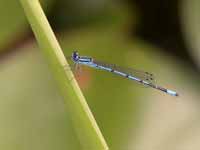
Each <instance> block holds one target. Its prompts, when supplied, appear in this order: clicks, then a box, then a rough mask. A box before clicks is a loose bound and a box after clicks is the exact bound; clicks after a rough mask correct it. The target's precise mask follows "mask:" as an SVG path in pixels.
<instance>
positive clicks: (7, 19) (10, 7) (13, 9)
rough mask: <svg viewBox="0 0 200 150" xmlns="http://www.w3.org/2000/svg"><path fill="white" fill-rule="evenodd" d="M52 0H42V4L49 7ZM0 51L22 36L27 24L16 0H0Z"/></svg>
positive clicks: (25, 31)
mask: <svg viewBox="0 0 200 150" xmlns="http://www.w3.org/2000/svg"><path fill="white" fill-rule="evenodd" d="M52 2H53V0H43V1H42V3H43V4H44V5H43V6H44V7H45V8H46V9H47V8H48V9H50V6H51V3H52ZM0 18H1V20H0V51H2V50H3V48H4V47H5V46H7V45H9V44H12V42H13V41H15V40H19V39H20V38H23V36H25V34H26V33H27V29H28V24H27V20H26V18H25V16H24V13H23V9H22V7H21V5H20V3H19V1H16V0H14V1H13V0H0Z"/></svg>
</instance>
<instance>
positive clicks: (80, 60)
mask: <svg viewBox="0 0 200 150" xmlns="http://www.w3.org/2000/svg"><path fill="white" fill-rule="evenodd" d="M72 60H73V61H74V62H75V63H77V64H81V65H86V66H89V67H92V68H96V69H101V70H105V71H108V72H112V73H114V74H117V75H120V76H122V77H124V78H128V79H130V80H134V81H136V82H138V83H140V84H143V85H146V86H149V87H152V88H154V89H157V90H160V91H163V92H165V93H167V94H170V95H172V96H178V93H176V92H175V91H172V90H169V89H165V88H163V87H160V86H157V85H155V84H153V83H152V82H151V80H152V74H150V73H148V72H142V71H137V70H135V71H134V72H133V73H129V72H126V71H123V69H121V68H119V67H116V66H115V65H110V64H105V63H101V62H98V61H95V60H93V58H91V57H87V56H79V55H78V53H77V52H73V54H72ZM137 72H140V74H141V72H142V76H140V78H139V77H136V73H137ZM144 77H145V78H144ZM141 78H143V79H141Z"/></svg>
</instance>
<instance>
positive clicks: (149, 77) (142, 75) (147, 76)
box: [93, 60, 155, 83]
mask: <svg viewBox="0 0 200 150" xmlns="http://www.w3.org/2000/svg"><path fill="white" fill-rule="evenodd" d="M93 62H94V63H96V64H98V65H102V66H105V67H109V68H112V69H113V70H117V71H120V72H123V73H126V74H128V75H131V76H134V77H136V78H139V79H141V80H144V81H147V82H149V83H155V77H154V75H153V74H152V73H149V72H145V71H141V70H137V69H133V68H126V67H120V66H117V65H115V64H108V63H104V62H101V61H98V60H93Z"/></svg>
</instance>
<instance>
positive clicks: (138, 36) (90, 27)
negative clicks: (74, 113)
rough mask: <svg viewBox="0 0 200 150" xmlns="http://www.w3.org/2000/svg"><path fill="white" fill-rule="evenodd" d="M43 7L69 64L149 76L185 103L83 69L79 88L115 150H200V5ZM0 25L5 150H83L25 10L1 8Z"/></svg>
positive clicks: (0, 125)
mask: <svg viewBox="0 0 200 150" xmlns="http://www.w3.org/2000/svg"><path fill="white" fill-rule="evenodd" d="M41 2H42V6H43V8H44V9H45V12H46V14H47V17H48V19H49V22H50V24H51V25H52V28H53V30H54V31H55V33H56V35H57V38H58V40H59V42H60V44H61V46H62V48H63V51H64V53H65V55H66V56H70V55H71V53H72V51H73V50H78V51H79V53H80V54H81V55H89V56H92V57H94V58H96V59H98V60H102V61H105V62H108V63H116V64H118V65H120V66H126V67H132V68H136V69H140V70H146V71H149V72H152V73H154V74H155V76H156V82H157V83H158V84H159V85H163V86H164V87H167V88H170V89H174V90H176V91H177V92H178V93H179V94H180V96H179V97H177V98H175V97H172V96H169V95H166V94H165V93H161V92H159V91H156V90H153V89H150V88H145V87H142V86H141V85H138V84H136V83H134V82H131V81H129V80H126V79H123V78H121V77H119V76H115V75H113V74H110V73H107V72H104V71H99V70H94V69H90V68H87V67H83V69H82V72H81V74H77V80H78V82H79V85H80V87H81V88H82V90H83V93H84V96H85V97H86V99H87V102H88V104H89V106H90V108H91V110H92V112H93V114H94V116H95V118H96V120H97V123H98V125H99V127H100V129H101V131H102V133H103V135H104V137H105V139H106V141H107V143H108V145H109V146H110V148H111V149H112V150H146V149H148V150H195V149H200V144H199V141H200V120H199V118H200V111H199V110H200V109H199V106H200V104H199V99H200V94H199V87H200V86H199V83H200V77H199V66H200V61H199V60H200V44H199V43H200V38H199V37H200V29H199V24H200V19H199V18H200V17H199V15H200V1H198V0H190V1H189V0H179V1H176V0H175V1H173V0H162V1H161V0H152V1H147V0H140V1H139V0H134V1H130V0H126V1H123V2H120V1H117V0H115V1H114V0H113V1H111V0H110V1H109V0H107V1H106V0H93V1H90V0H87V1H81V0H74V1H69V0H59V1H56V0H43V1H41ZM0 18H1V19H0V83H1V84H0V133H1V134H0V149H2V150H57V149H59V150H81V147H80V144H79V142H78V139H77V137H76V134H75V132H74V129H73V126H72V124H71V121H70V119H69V116H68V112H67V110H66V106H65V104H64V101H63V99H62V96H61V95H60V93H59V91H58V90H57V85H56V83H55V81H54V79H53V77H52V75H51V71H50V69H49V68H48V64H47V62H46V60H45V58H44V56H43V54H42V53H41V51H40V49H39V48H38V46H37V43H36V41H35V38H34V36H33V34H32V32H31V29H30V27H29V25H28V23H27V20H26V18H25V16H24V13H23V10H22V8H21V6H20V3H19V1H12V0H0ZM80 127H81V125H80ZM83 136H84V135H83Z"/></svg>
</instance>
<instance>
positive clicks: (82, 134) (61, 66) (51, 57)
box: [20, 0, 108, 150]
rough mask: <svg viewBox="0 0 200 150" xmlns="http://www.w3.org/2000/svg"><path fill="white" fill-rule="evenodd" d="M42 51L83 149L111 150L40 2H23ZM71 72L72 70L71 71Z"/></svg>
mask: <svg viewBox="0 0 200 150" xmlns="http://www.w3.org/2000/svg"><path fill="white" fill-rule="evenodd" d="M20 2H21V4H22V6H23V8H24V11H25V14H26V16H27V18H28V21H29V23H30V25H31V27H32V30H33V32H34V34H35V37H36V39H37V41H38V43H39V46H40V48H41V50H42V51H43V52H44V55H45V57H46V58H47V60H48V63H49V65H50V68H52V72H53V75H54V76H55V79H56V81H57V82H58V85H59V89H60V91H61V93H62V95H63V97H64V100H65V102H66V104H67V108H68V110H69V113H70V116H71V119H72V121H73V124H74V127H75V130H76V131H77V135H78V137H79V140H80V143H81V145H82V147H83V149H87V150H108V146H107V144H106V142H105V140H104V138H103V136H102V134H101V132H100V130H99V127H98V126H97V123H96V121H95V119H94V117H93V115H92V113H91V111H90V109H89V107H88V105H87V102H86V100H85V98H84V96H83V94H82V92H81V90H80V88H79V86H78V84H77V82H76V80H75V78H74V76H73V74H72V72H71V70H70V69H65V66H69V65H68V63H67V61H66V58H65V56H64V54H63V52H62V50H61V48H60V46H59V44H58V41H57V39H56V37H55V35H54V33H53V31H52V29H51V27H50V25H49V23H48V20H47V18H46V16H45V14H44V12H43V10H42V8H41V5H40V3H39V1H38V0H20ZM68 68H69V67H68Z"/></svg>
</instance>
